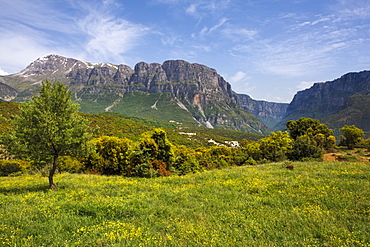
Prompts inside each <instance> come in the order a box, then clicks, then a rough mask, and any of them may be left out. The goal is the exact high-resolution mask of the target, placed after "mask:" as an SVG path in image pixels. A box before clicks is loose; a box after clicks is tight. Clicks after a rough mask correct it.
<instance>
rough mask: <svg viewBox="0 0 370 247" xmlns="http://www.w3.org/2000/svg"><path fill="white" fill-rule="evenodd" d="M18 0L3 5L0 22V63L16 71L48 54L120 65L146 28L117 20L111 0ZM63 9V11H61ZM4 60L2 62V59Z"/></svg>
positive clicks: (116, 4) (144, 33) (135, 45)
mask: <svg viewBox="0 0 370 247" xmlns="http://www.w3.org/2000/svg"><path fill="white" fill-rule="evenodd" d="M60 4H61V3H59V2H57V1H55V2H54V1H41V0H35V1H32V2H30V1H27V0H17V1H8V2H7V3H3V4H2V5H3V6H2V11H1V12H0V18H2V19H5V20H7V21H2V22H1V24H0V31H1V36H0V54H2V56H1V57H0V63H1V64H7V66H8V67H3V69H5V70H7V71H11V72H18V71H19V69H20V66H22V67H21V68H24V66H25V65H27V64H28V63H29V62H31V61H33V60H35V59H36V58H37V57H39V56H43V55H46V54H48V53H59V54H61V55H65V56H72V57H75V58H79V59H87V60H93V61H103V60H104V61H109V62H119V63H122V62H124V61H125V56H126V53H127V52H128V51H130V50H132V49H134V48H135V47H137V45H139V44H140V41H141V38H142V37H144V36H145V35H147V34H148V32H149V31H150V29H149V28H148V27H146V26H144V25H141V24H137V23H133V22H130V21H128V20H125V19H122V18H120V17H117V16H116V15H115V14H114V13H115V11H113V10H114V9H115V8H119V7H120V5H119V3H117V2H116V1H115V0H104V1H91V2H89V3H88V4H87V3H86V2H82V1H77V2H75V1H65V2H63V6H60ZM66 8H68V11H65V9H66ZM2 59H7V61H2Z"/></svg>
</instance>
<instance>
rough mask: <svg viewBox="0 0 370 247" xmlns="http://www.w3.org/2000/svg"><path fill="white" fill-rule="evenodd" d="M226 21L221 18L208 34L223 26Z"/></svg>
mask: <svg viewBox="0 0 370 247" xmlns="http://www.w3.org/2000/svg"><path fill="white" fill-rule="evenodd" d="M227 21H228V19H227V18H222V19H221V20H220V21H219V23H218V24H216V25H214V26H213V27H211V28H210V29H209V33H211V32H213V31H215V30H216V29H218V28H220V27H221V26H222V25H224V24H225V23H226V22H227Z"/></svg>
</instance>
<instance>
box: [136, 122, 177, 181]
mask: <svg viewBox="0 0 370 247" xmlns="http://www.w3.org/2000/svg"><path fill="white" fill-rule="evenodd" d="M174 156H175V154H174V149H173V145H172V143H171V142H170V141H169V140H168V139H167V134H166V132H165V131H164V130H163V129H159V128H158V129H154V130H153V131H152V132H150V133H146V134H144V135H143V137H142V140H141V141H140V143H139V145H138V150H136V151H135V153H134V154H133V157H132V162H131V163H132V175H134V176H139V177H153V176H168V175H170V171H171V170H172V165H173V162H174V158H175V157H174Z"/></svg>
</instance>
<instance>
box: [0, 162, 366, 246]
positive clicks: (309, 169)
mask: <svg viewBox="0 0 370 247" xmlns="http://www.w3.org/2000/svg"><path fill="white" fill-rule="evenodd" d="M293 165H294V169H292V170H289V169H286V168H285V166H286V164H284V163H274V164H265V165H257V166H243V167H232V168H228V169H222V170H212V171H206V172H202V173H195V174H188V175H184V176H170V177H157V178H127V177H122V176H109V177H108V176H98V175H87V174H84V175H82V174H68V173H63V174H58V175H56V177H55V181H56V184H57V185H58V190H55V191H53V190H50V189H48V188H47V186H46V180H47V178H45V177H41V176H40V175H21V176H18V177H1V178H0V245H1V246H22V247H24V246H48V247H50V246H370V234H369V233H370V166H369V164H368V163H360V162H357V163H346V162H343V163H338V162H306V163H305V162H296V163H294V164H293Z"/></svg>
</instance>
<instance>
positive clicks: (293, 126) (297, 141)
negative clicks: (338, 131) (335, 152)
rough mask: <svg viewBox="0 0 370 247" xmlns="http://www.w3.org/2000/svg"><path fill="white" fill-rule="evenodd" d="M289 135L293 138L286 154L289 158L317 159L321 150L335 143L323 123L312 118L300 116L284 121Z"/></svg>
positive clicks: (330, 132)
mask: <svg viewBox="0 0 370 247" xmlns="http://www.w3.org/2000/svg"><path fill="white" fill-rule="evenodd" d="M286 126H287V128H288V130H289V134H290V137H291V138H292V139H293V145H292V149H291V150H290V151H289V153H288V154H287V156H288V158H289V159H291V160H302V159H304V158H314V159H319V158H320V157H321V156H322V154H323V150H325V149H328V148H331V147H333V146H334V144H335V137H334V136H333V131H331V130H330V129H329V128H328V127H327V126H326V125H325V124H322V123H320V121H319V120H317V119H313V118H300V119H298V120H297V121H295V120H290V121H288V122H287V123H286Z"/></svg>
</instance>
